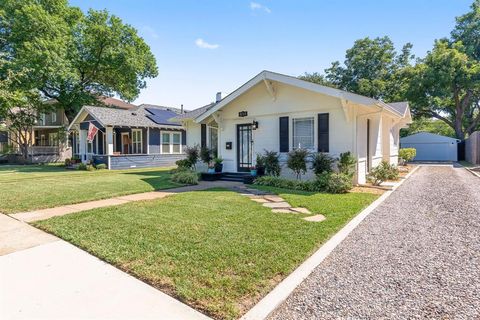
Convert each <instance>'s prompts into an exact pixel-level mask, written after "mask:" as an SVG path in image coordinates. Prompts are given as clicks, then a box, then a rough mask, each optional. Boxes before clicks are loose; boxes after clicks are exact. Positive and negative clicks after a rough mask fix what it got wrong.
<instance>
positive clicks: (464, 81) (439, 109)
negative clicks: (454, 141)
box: [407, 39, 480, 139]
mask: <svg viewBox="0 0 480 320" xmlns="http://www.w3.org/2000/svg"><path fill="white" fill-rule="evenodd" d="M407 73H408V74H409V78H410V86H409V90H408V92H407V95H408V98H409V101H411V102H412V103H411V105H412V110H413V112H414V114H415V115H417V116H426V117H433V118H437V119H439V120H442V121H444V122H445V123H447V124H448V125H449V126H450V127H452V128H453V130H454V131H455V136H456V137H457V138H458V139H464V138H465V137H466V135H468V134H471V133H472V132H473V131H475V130H476V129H477V128H478V126H479V125H480V104H479V98H480V63H479V61H478V60H475V59H474V58H472V57H471V56H469V55H468V54H467V49H466V48H465V46H464V45H463V44H462V43H461V42H454V43H453V44H450V43H449V41H448V40H445V39H444V40H438V41H436V42H435V45H434V48H433V50H432V51H431V52H429V53H428V54H427V56H426V57H425V58H424V59H422V60H420V61H419V62H418V63H417V64H416V65H415V67H412V68H410V70H409V71H407Z"/></svg>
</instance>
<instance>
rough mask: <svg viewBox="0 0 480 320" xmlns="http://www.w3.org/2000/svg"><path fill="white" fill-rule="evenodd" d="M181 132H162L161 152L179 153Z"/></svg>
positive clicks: (180, 150) (180, 149)
mask: <svg viewBox="0 0 480 320" xmlns="http://www.w3.org/2000/svg"><path fill="white" fill-rule="evenodd" d="M181 152H182V134H181V133H179V132H162V153H181Z"/></svg>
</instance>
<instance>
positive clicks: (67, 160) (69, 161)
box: [64, 158, 72, 167]
mask: <svg viewBox="0 0 480 320" xmlns="http://www.w3.org/2000/svg"><path fill="white" fill-rule="evenodd" d="M64 163H65V167H68V166H70V165H71V164H72V159H70V158H67V159H65V162H64Z"/></svg>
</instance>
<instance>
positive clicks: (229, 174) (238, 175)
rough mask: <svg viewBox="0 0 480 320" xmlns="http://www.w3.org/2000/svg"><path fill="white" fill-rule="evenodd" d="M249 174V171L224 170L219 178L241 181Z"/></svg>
mask: <svg viewBox="0 0 480 320" xmlns="http://www.w3.org/2000/svg"><path fill="white" fill-rule="evenodd" d="M249 176H250V174H249V173H238V172H224V173H223V174H222V177H221V178H220V180H222V181H238V182H243V180H244V178H245V177H249Z"/></svg>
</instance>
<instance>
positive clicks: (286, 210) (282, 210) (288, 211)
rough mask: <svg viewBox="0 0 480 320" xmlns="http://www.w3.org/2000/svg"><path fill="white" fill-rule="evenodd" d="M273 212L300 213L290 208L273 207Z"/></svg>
mask: <svg viewBox="0 0 480 320" xmlns="http://www.w3.org/2000/svg"><path fill="white" fill-rule="evenodd" d="M272 212H273V213H292V214H298V212H295V211H292V210H290V209H272Z"/></svg>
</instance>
